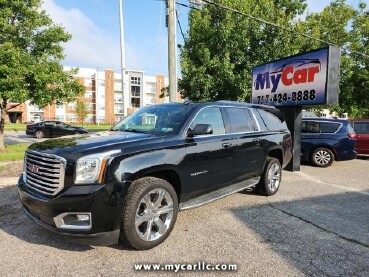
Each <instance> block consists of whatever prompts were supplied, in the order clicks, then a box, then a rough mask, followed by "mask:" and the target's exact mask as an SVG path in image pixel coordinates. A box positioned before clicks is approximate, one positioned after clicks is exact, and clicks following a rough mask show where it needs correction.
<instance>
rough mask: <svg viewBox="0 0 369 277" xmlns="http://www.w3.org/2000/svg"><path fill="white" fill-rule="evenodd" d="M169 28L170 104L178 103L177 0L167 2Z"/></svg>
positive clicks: (167, 0)
mask: <svg viewBox="0 0 369 277" xmlns="http://www.w3.org/2000/svg"><path fill="white" fill-rule="evenodd" d="M166 3H167V26H168V69H169V102H177V101H178V98H177V93H178V89H177V51H176V50H177V45H176V44H177V39H176V26H177V23H176V9H175V0H166Z"/></svg>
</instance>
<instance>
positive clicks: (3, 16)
mask: <svg viewBox="0 0 369 277" xmlns="http://www.w3.org/2000/svg"><path fill="white" fill-rule="evenodd" d="M70 38H71V36H70V35H69V34H68V33H66V32H65V30H64V29H63V28H62V27H61V26H59V25H55V24H54V23H53V22H52V20H51V19H50V18H49V16H48V15H47V14H46V12H45V11H44V10H42V9H41V0H0V109H1V117H0V149H4V148H5V145H4V120H5V115H6V111H7V110H9V109H10V108H14V107H15V106H17V105H20V104H21V103H24V102H25V101H27V100H30V102H31V104H36V105H38V106H39V107H44V106H46V105H48V104H51V103H57V104H60V103H62V102H69V101H72V100H73V99H75V98H76V96H77V95H79V94H80V93H82V92H83V90H84V88H83V86H82V85H80V84H79V83H78V82H77V80H76V79H75V78H74V75H75V74H76V73H77V70H76V69H73V70H71V71H68V72H65V71H64V70H63V66H62V65H61V64H60V61H61V60H62V59H63V58H64V54H63V48H62V46H61V45H60V44H61V43H64V42H67V41H68V40H69V39H70ZM9 103H16V104H11V105H10V104H9ZM9 105H10V107H9Z"/></svg>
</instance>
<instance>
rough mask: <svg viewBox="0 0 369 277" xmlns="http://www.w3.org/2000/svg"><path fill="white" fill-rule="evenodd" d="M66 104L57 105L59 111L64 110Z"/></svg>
mask: <svg viewBox="0 0 369 277" xmlns="http://www.w3.org/2000/svg"><path fill="white" fill-rule="evenodd" d="M64 107H65V106H64V104H62V105H56V108H57V109H59V110H64Z"/></svg>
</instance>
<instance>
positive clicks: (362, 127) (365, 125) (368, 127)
mask: <svg viewBox="0 0 369 277" xmlns="http://www.w3.org/2000/svg"><path fill="white" fill-rule="evenodd" d="M354 130H355V133H356V134H369V122H354Z"/></svg>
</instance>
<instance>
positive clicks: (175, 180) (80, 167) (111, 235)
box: [18, 101, 292, 250]
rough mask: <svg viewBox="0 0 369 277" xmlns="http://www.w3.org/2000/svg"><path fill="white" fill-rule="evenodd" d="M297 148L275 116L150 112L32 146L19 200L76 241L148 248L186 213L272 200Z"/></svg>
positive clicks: (220, 110)
mask: <svg viewBox="0 0 369 277" xmlns="http://www.w3.org/2000/svg"><path fill="white" fill-rule="evenodd" d="M291 149H292V142H291V136H290V132H289V131H288V129H287V127H286V123H285V122H284V119H283V115H282V114H281V112H280V111H279V110H277V109H275V108H274V107H268V106H261V105H254V104H244V103H237V102H228V101H220V102H212V103H192V102H189V101H186V102H184V103H168V104H159V105H153V106H148V107H144V108H141V109H139V110H137V111H136V112H134V113H133V114H131V115H129V116H128V117H126V118H124V119H123V120H122V121H120V122H119V123H117V124H116V125H114V126H113V127H112V128H111V130H110V131H107V132H102V133H96V134H90V135H77V136H70V137H64V138H60V139H50V140H47V141H44V142H39V143H34V144H32V145H31V146H29V148H28V149H27V151H26V155H25V160H24V162H25V165H24V169H25V170H24V173H23V174H22V175H21V177H20V179H19V183H18V191H19V198H20V201H21V203H22V207H23V210H24V212H25V213H26V214H27V216H28V217H30V218H31V219H33V220H34V221H36V222H37V223H39V224H41V225H43V226H44V227H46V228H48V229H50V230H52V231H55V232H58V233H61V234H64V235H67V236H68V237H70V238H74V239H75V240H76V241H78V242H82V243H83V242H84V243H89V244H101V243H104V244H111V243H115V242H118V240H119V241H121V242H122V243H124V244H126V245H128V246H129V247H133V248H135V249H140V250H142V249H149V248H152V247H154V246H156V245H158V244H160V243H161V242H163V241H164V240H165V239H166V238H167V237H168V236H169V234H170V232H171V231H172V229H173V226H174V223H175V221H176V218H177V212H178V211H180V210H185V209H189V208H194V207H198V206H200V205H203V204H206V203H208V202H211V201H213V200H216V199H219V198H221V197H224V196H227V195H229V194H232V193H235V192H239V191H242V190H244V189H246V188H255V190H257V191H259V192H260V193H261V194H263V195H266V196H269V195H273V194H275V193H276V192H277V191H278V188H279V186H280V183H281V176H282V168H283V167H284V166H286V165H287V163H288V162H289V160H290V158H291V155H292V152H291Z"/></svg>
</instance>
